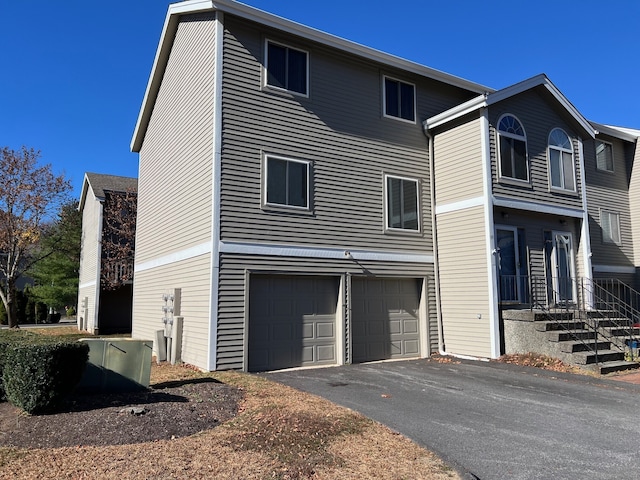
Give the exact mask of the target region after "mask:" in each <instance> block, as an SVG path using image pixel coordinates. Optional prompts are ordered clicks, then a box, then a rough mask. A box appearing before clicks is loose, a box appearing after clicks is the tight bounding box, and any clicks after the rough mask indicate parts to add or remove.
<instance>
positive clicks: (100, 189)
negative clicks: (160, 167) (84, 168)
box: [78, 172, 138, 211]
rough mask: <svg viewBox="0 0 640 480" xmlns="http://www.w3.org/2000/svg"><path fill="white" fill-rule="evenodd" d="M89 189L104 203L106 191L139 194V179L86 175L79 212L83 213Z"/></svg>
mask: <svg viewBox="0 0 640 480" xmlns="http://www.w3.org/2000/svg"><path fill="white" fill-rule="evenodd" d="M89 189H91V191H92V192H93V194H94V195H95V197H96V198H97V199H98V200H99V201H101V202H103V201H104V197H105V193H104V192H105V191H106V192H137V191H138V179H137V178H132V177H121V176H118V175H106V174H104V173H91V172H87V173H85V174H84V181H83V182H82V192H81V193H80V203H79V204H78V210H79V211H82V210H83V208H84V204H85V202H86V198H87V193H88V192H89Z"/></svg>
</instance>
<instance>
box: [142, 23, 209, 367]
mask: <svg viewBox="0 0 640 480" xmlns="http://www.w3.org/2000/svg"><path fill="white" fill-rule="evenodd" d="M212 20H213V17H212V15H210V14H206V15H193V16H189V17H184V18H183V19H182V20H181V22H180V25H179V26H178V30H177V33H176V37H175V41H174V44H173V47H172V50H171V55H170V58H169V62H168V65H167V68H166V72H165V75H164V79H163V82H162V86H161V88H160V91H159V93H158V97H157V100H156V103H155V107H154V111H153V114H152V116H151V119H150V122H149V127H148V130H147V132H146V136H145V139H144V143H143V145H142V148H141V150H140V173H139V180H138V182H139V183H138V222H137V231H136V274H135V280H134V290H133V328H132V330H133V332H132V333H133V336H134V337H135V338H153V332H154V331H155V330H158V329H161V328H162V326H163V324H162V322H161V319H162V316H163V314H162V311H161V308H162V305H163V302H162V294H163V293H169V290H170V289H173V288H182V315H183V316H184V317H185V321H184V322H185V323H184V340H183V349H182V352H183V359H184V361H185V362H187V363H191V364H194V365H197V366H199V367H202V368H206V367H207V365H208V364H207V362H208V338H209V335H210V332H209V325H210V297H211V290H210V289H211V257H210V254H208V253H206V252H208V251H210V250H211V229H212V165H213V147H212V142H213V105H214V99H213V85H214V76H215V72H214V66H215V63H214V56H215V41H216V39H215V25H216V24H215V21H212ZM194 247H197V248H196V250H198V252H196V253H193V251H194ZM185 252H192V253H187V254H185ZM202 252H205V253H204V254H202ZM196 254H197V255H198V256H194V255H196ZM177 258H182V259H181V260H179V261H177V260H176V259H177Z"/></svg>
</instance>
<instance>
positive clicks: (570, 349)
mask: <svg viewBox="0 0 640 480" xmlns="http://www.w3.org/2000/svg"><path fill="white" fill-rule="evenodd" d="M596 344H597V350H598V356H600V355H599V353H600V352H601V351H603V350H610V349H611V342H604V341H598V342H594V341H590V340H587V341H584V342H581V341H579V340H568V341H566V342H561V343H560V350H561V351H563V352H566V353H576V352H590V351H595V350H596Z"/></svg>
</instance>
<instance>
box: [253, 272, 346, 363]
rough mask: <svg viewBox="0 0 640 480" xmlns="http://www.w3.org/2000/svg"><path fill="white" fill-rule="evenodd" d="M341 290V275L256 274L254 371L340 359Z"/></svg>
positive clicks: (254, 296) (254, 290)
mask: <svg viewBox="0 0 640 480" xmlns="http://www.w3.org/2000/svg"><path fill="white" fill-rule="evenodd" d="M338 291H339V279H338V278H336V277H308V276H295V277H294V276H284V275H252V276H251V280H250V288H249V297H250V298H249V353H248V357H249V358H248V366H249V370H251V371H263V370H274V369H280V368H290V367H297V366H307V365H317V364H332V363H335V362H336V358H337V356H336V346H335V345H336V338H335V333H336V329H335V314H336V306H337V300H338Z"/></svg>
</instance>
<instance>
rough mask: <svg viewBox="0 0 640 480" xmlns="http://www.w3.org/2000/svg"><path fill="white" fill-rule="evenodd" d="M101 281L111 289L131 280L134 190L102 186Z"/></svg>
mask: <svg viewBox="0 0 640 480" xmlns="http://www.w3.org/2000/svg"><path fill="white" fill-rule="evenodd" d="M104 193H105V200H104V208H103V218H104V224H103V229H102V269H101V270H100V271H101V282H102V287H103V288H104V289H106V290H114V289H116V288H118V287H120V286H122V285H124V284H125V283H129V282H131V281H132V280H133V256H134V253H135V238H136V213H137V205H138V203H137V201H138V194H137V192H136V191H134V190H129V191H126V192H115V191H106V190H105V192H104Z"/></svg>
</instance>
